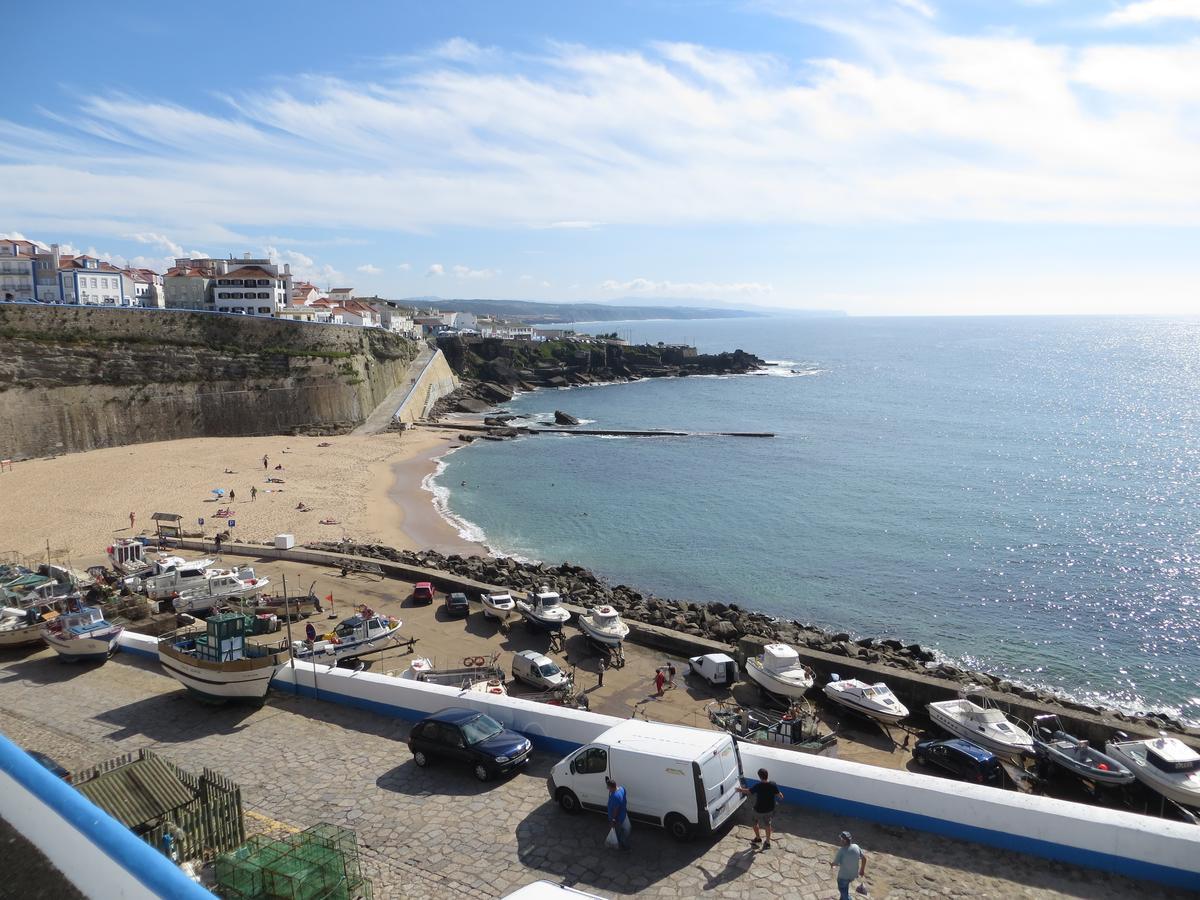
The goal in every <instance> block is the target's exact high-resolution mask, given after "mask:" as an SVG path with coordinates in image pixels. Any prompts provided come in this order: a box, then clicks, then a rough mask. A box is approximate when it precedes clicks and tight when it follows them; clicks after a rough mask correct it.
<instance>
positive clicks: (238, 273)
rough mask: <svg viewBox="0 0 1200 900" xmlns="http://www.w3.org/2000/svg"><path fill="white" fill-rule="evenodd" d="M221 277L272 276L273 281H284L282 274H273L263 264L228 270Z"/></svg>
mask: <svg viewBox="0 0 1200 900" xmlns="http://www.w3.org/2000/svg"><path fill="white" fill-rule="evenodd" d="M218 277H220V278H270V279H271V280H272V281H282V280H283V278H282V276H280V275H272V274H271V273H270V272H268V271H267V270H266V269H264V268H262V267H261V266H242V267H241V268H240V269H234V270H233V271H232V272H226V273H225V274H224V275H221V276H218Z"/></svg>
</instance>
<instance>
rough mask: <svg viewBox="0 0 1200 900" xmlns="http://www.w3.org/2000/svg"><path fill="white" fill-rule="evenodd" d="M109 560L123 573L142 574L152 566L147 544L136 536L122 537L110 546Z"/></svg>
mask: <svg viewBox="0 0 1200 900" xmlns="http://www.w3.org/2000/svg"><path fill="white" fill-rule="evenodd" d="M108 561H109V562H110V563H112V567H113V568H114V569H116V570H117V571H118V572H120V573H121V574H122V575H140V574H142V573H143V572H146V571H147V570H149V569H150V568H151V565H152V563H151V562H150V561H149V560H148V559H146V545H145V544H143V543H142V542H141V541H139V540H135V539H134V538H120V539H119V540H117V541H116V542H115V543H113V544H112V546H110V547H109V548H108Z"/></svg>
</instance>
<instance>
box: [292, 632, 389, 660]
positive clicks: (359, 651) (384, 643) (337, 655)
mask: <svg viewBox="0 0 1200 900" xmlns="http://www.w3.org/2000/svg"><path fill="white" fill-rule="evenodd" d="M399 630H400V624H399V623H397V624H396V627H395V628H393V629H391V630H390V631H388V632H386V633H385V634H381V635H378V636H376V637H373V638H370V639H368V640H363V641H353V642H347V643H344V644H327V645H326V646H325V647H321V648H318V649H316V650H301V651H298V652H297V653H296V659H298V660H300V661H301V662H315V663H323V664H325V665H332V664H334V663H337V662H338V661H340V660H343V659H357V658H358V657H360V656H366V655H367V654H368V653H375V652H376V651H379V650H386V649H387V648H389V647H395V646H396V642H395V641H394V640H392V636H393V635H394V634H395V633H396V632H397V631H399Z"/></svg>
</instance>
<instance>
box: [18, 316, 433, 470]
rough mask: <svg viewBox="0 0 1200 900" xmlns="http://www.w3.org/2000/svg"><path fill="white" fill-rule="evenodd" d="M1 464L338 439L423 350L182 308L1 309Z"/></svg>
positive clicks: (359, 333) (376, 334) (358, 333)
mask: <svg viewBox="0 0 1200 900" xmlns="http://www.w3.org/2000/svg"><path fill="white" fill-rule="evenodd" d="M0 348H2V349H3V352H2V353H0V456H2V457H4V458H11V459H23V458H28V457H34V456H46V455H52V454H56V453H68V452H75V451H82V450H92V449H95V448H98V447H111V446H118V445H122V444H132V443H140V442H144V441H163V440H172V439H176V438H186V437H220V436H243V435H255V434H287V433H292V432H297V431H306V432H327V433H333V432H341V431H346V430H349V429H350V428H352V427H353V426H354V425H356V424H358V423H359V422H361V421H362V420H363V419H365V418H366V417H367V415H369V414H370V413H371V411H372V410H373V409H374V408H375V407H376V405H378V404H379V403H380V402H381V401H382V400H383V399H384V398H385V397H386V396H387V394H388V392H389V391H391V390H392V389H393V388H395V387H396V386H397V385H399V384H401V383H402V382H403V381H404V379H405V377H406V375H407V372H408V366H409V363H410V362H411V361H412V360H413V359H414V358H415V357H416V355H417V349H418V345H417V344H416V343H415V342H414V341H411V340H409V339H407V338H403V337H401V336H399V335H394V334H389V333H386V332H383V331H379V330H378V329H365V328H354V327H350V326H338V325H313V324H306V323H294V322H282V321H279V320H276V319H258V318H252V317H243V316H223V315H216V314H212V313H200V312H187V311H176V310H140V309H133V310H131V309H111V308H102V307H77V306H33V305H24V304H12V305H0Z"/></svg>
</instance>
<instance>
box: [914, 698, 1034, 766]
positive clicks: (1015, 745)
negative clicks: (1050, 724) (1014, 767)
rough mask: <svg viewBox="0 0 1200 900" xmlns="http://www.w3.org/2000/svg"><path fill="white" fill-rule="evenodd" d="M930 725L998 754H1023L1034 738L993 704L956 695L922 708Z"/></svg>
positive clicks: (1028, 751) (1029, 747) (1015, 755)
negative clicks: (930, 722)
mask: <svg viewBox="0 0 1200 900" xmlns="http://www.w3.org/2000/svg"><path fill="white" fill-rule="evenodd" d="M925 708H926V709H927V710H928V711H929V718H930V719H932V720H933V724H935V725H937V726H938V727H939V728H941V729H942V730H943V731H948V732H949V733H950V734H952V735H954V736H955V737H960V738H963V739H964V740H968V741H970V742H971V743H972V744H977V745H979V746H980V747H983V749H985V750H990V751H992V752H993V753H995V754H996V755H998V756H1006V757H1022V756H1024V755H1025V754H1026V753H1032V752H1034V751H1033V737H1032V735H1030V734H1029V732H1027V731H1026V730H1025V729H1024V728H1022V727H1021V726H1020V725H1018V724H1017V723H1016V722H1013V721H1012V720H1010V719H1009V718H1008V716H1006V715H1005V714H1004V712H1003V711H1002V710H999V709H997V708H996V707H994V706H980V705H979V704H978V703H974V702H972V701H971V700H968V699H967V698H966V697H959V698H957V699H955V700H940V701H938V702H936V703H929V704H927V705H926V707H925Z"/></svg>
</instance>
